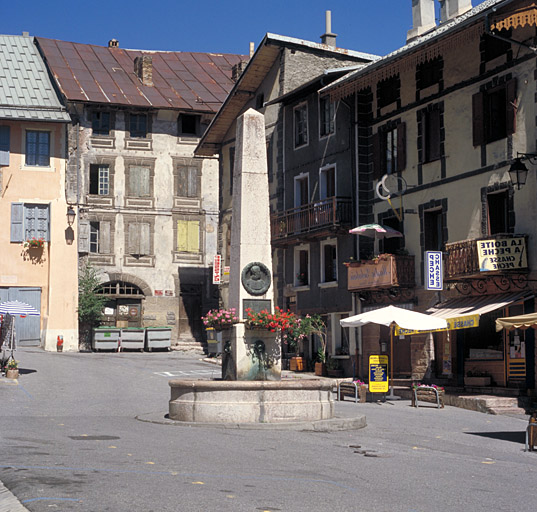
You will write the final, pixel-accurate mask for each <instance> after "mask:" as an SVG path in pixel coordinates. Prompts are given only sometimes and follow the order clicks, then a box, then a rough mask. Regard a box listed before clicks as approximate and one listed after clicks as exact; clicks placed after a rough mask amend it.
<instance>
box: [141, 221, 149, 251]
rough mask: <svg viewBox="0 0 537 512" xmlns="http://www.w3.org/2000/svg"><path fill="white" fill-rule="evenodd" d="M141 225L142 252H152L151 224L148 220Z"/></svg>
mask: <svg viewBox="0 0 537 512" xmlns="http://www.w3.org/2000/svg"><path fill="white" fill-rule="evenodd" d="M139 226H140V254H144V255H148V254H151V238H150V237H151V225H150V224H149V223H148V222H142V224H139Z"/></svg>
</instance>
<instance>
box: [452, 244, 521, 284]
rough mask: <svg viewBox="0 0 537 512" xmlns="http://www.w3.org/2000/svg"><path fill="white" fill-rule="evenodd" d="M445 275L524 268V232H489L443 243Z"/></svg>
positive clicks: (466, 275) (473, 275) (480, 274)
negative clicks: (475, 236)
mask: <svg viewBox="0 0 537 512" xmlns="http://www.w3.org/2000/svg"><path fill="white" fill-rule="evenodd" d="M444 265H445V269H444V279H445V280H446V281H457V280H459V279H468V278H484V277H485V276H486V275H498V274H509V273H512V272H527V270H528V259H527V236H526V235H491V236H489V237H487V238H474V239H470V240H462V241H459V242H453V243H450V244H446V251H445V257H444Z"/></svg>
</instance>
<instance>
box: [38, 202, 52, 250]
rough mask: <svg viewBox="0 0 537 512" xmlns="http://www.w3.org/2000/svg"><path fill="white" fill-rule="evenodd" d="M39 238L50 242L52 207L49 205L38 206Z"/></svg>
mask: <svg viewBox="0 0 537 512" xmlns="http://www.w3.org/2000/svg"><path fill="white" fill-rule="evenodd" d="M35 212H36V220H35V223H36V230H37V238H42V239H43V240H45V241H46V242H50V206H49V205H48V204H39V205H36V209H35Z"/></svg>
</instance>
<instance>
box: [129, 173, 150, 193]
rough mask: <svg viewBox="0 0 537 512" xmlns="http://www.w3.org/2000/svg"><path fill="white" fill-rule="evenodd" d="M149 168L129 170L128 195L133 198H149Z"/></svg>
mask: <svg viewBox="0 0 537 512" xmlns="http://www.w3.org/2000/svg"><path fill="white" fill-rule="evenodd" d="M149 173H150V171H149V167H131V168H130V169H129V193H130V195H131V196H135V197H147V196H149Z"/></svg>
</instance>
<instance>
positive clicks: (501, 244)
mask: <svg viewBox="0 0 537 512" xmlns="http://www.w3.org/2000/svg"><path fill="white" fill-rule="evenodd" d="M476 243H477V256H478V259H479V270H480V271H481V272H490V271H496V270H515V269H519V268H527V266H528V259H527V258H526V240H525V239H524V238H523V237H519V238H498V239H496V240H478V241H477V242H476Z"/></svg>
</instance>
